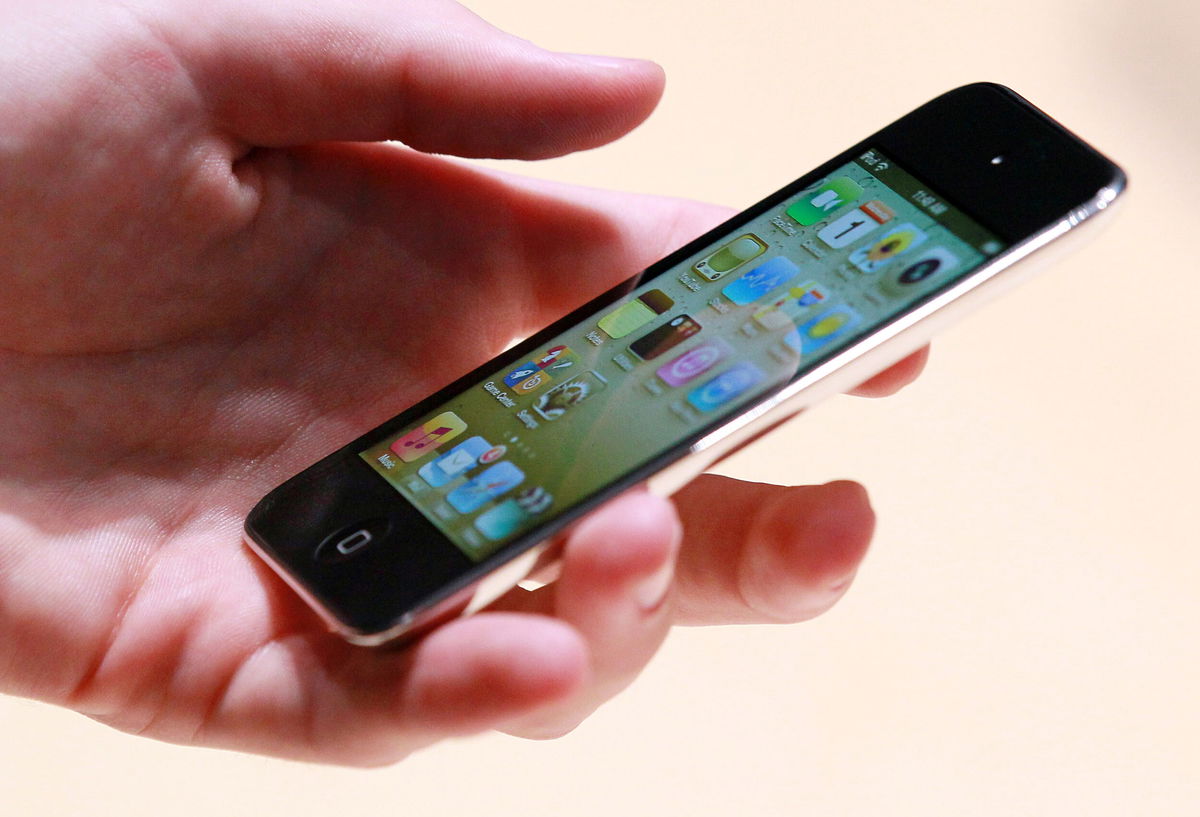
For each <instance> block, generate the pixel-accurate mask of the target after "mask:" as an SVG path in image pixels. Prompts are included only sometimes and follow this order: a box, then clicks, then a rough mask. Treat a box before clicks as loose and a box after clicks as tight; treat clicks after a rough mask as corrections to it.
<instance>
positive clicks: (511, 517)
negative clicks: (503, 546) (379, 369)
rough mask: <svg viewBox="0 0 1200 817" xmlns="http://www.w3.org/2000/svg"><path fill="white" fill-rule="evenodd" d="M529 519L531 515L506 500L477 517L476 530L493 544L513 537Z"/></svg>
mask: <svg viewBox="0 0 1200 817" xmlns="http://www.w3.org/2000/svg"><path fill="white" fill-rule="evenodd" d="M528 519H529V514H527V513H526V512H525V510H524V509H523V508H522V507H521V506H520V505H518V504H517V503H516V501H515V500H512V499H506V500H504V501H503V502H501V503H500V504H499V505H497V506H496V507H494V508H490V509H488V510H486V511H484V512H483V513H481V514H479V516H477V517H475V522H474V525H475V529H476V530H478V531H479V532H480V533H482V534H483V535H484V536H486V537H487V538H488V539H489V540H491V541H493V542H499V541H500V540H501V539H507V538H508V537H510V536H512V535H513V534H514V533H516V532H517V531H518V530H520V528H521V525H523V524H524V523H525V522H526V520H528Z"/></svg>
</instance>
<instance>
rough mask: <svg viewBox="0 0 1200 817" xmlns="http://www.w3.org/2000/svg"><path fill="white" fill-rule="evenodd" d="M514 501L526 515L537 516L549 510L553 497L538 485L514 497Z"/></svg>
mask: <svg viewBox="0 0 1200 817" xmlns="http://www.w3.org/2000/svg"><path fill="white" fill-rule="evenodd" d="M514 500H515V501H516V503H517V504H518V505H520V506H521V509H522V510H523V511H525V512H526V513H530V514H537V513H544V512H546V511H548V510H550V506H551V505H553V504H554V497H553V496H551V495H550V493H549V491H547V490H546V489H545V488H543V487H541V486H540V485H535V486H533V487H532V488H526V489H525V490H524V491H521V492H520V493H519V494H517V495H516V496H515V497H514Z"/></svg>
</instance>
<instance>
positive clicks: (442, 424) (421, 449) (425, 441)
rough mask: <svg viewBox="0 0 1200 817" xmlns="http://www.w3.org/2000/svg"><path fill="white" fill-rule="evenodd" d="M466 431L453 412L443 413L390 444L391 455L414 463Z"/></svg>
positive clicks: (465, 425) (460, 420)
mask: <svg viewBox="0 0 1200 817" xmlns="http://www.w3.org/2000/svg"><path fill="white" fill-rule="evenodd" d="M466 430H467V424H466V423H464V422H463V421H462V418H461V417H459V416H458V415H457V414H455V413H454V412H453V411H445V412H442V413H441V414H439V415H438V416H437V417H434V418H433V419H432V420H429V421H428V422H425V423H422V424H421V425H420V426H418V427H417V428H414V429H413V430H412V431H410V432H408V433H407V434H405V435H404V436H403V437H401V438H400V439H398V440H396V442H394V443H392V445H391V450H392V453H393V454H395V455H396V456H397V457H399V458H400V459H401V460H402V461H404V462H414V461H415V460H419V459H420V458H421V457H423V456H425V455H426V454H428V453H429V452H430V451H433V450H434V449H436V448H437V447H438V446H440V445H441V444H442V443H446V442H449V441H450V440H453V439H454V438H455V437H457V436H458V435H459V434H462V433H463V432H464V431H466Z"/></svg>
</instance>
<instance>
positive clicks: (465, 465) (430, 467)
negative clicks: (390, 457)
mask: <svg viewBox="0 0 1200 817" xmlns="http://www.w3.org/2000/svg"><path fill="white" fill-rule="evenodd" d="M491 447H492V444H491V443H489V442H488V441H487V440H485V439H484V438H483V437H469V438H468V439H466V440H464V441H463V442H461V443H459V444H458V445H456V446H454V447H453V448H451V449H450V450H449V451H447V452H446V453H445V454H443V455H442V456H440V457H438V458H437V459H436V460H434V461H433V462H428V463H425V465H422V466H421V470H419V471H417V473H418V474H419V475H420V476H421V479H423V480H425V481H426V482H427V483H429V486H430V487H431V488H439V487H441V486H442V485H445V484H446V483H448V482H450V481H452V480H453V479H454V478H455V477H457V476H459V475H461V474H465V473H466V472H467V471H470V470H471V469H472V468H474V467H475V466H476V465H478V464H479V461H480V460H479V458H480V457H481V456H483V455H484V454H486V453H487V452H488V451H489V450H490V449H491Z"/></svg>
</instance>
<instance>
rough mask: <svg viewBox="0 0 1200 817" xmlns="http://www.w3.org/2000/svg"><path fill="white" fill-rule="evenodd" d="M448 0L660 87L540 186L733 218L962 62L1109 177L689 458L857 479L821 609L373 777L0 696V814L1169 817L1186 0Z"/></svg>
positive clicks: (1181, 570) (1175, 749)
mask: <svg viewBox="0 0 1200 817" xmlns="http://www.w3.org/2000/svg"><path fill="white" fill-rule="evenodd" d="M471 5H472V7H473V8H475V9H477V10H478V11H479V12H480V13H481V14H483V15H484V16H485V17H488V18H489V19H491V20H493V21H494V22H496V23H497V24H498V25H501V26H503V27H506V28H508V29H510V30H512V31H514V32H517V33H519V34H521V35H522V36H525V37H528V38H530V39H532V40H535V41H537V42H539V43H542V44H544V45H546V46H549V47H553V48H557V49H562V50H571V51H581V52H593V53H614V54H627V55H639V56H647V57H652V58H655V59H657V60H659V61H660V62H661V63H662V64H663V65H664V66H665V67H666V69H667V72H668V75H669V89H668V92H667V96H666V98H665V100H664V102H663V104H662V107H661V109H660V110H659V112H658V114H656V115H655V117H654V118H653V119H652V120H651V121H650V122H649V123H648V124H647V125H646V126H644V127H643V128H641V129H640V130H639V131H637V132H636V133H635V134H633V135H632V136H631V137H629V138H627V139H626V140H624V141H622V142H621V143H619V144H618V145H616V146H613V147H612V148H607V149H604V150H600V151H596V152H593V153H591V154H588V155H584V156H579V157H572V158H568V159H565V160H560V161H556V162H551V163H547V164H545V165H543V166H540V167H538V168H536V170H535V171H534V172H537V173H539V174H543V175H547V176H551V177H554V178H560V179H564V180H570V181H578V182H582V183H586V184H595V185H605V186H616V187H624V188H630V189H637V190H644V191H653V192H667V193H675V194H679V195H685V196H693V197H697V198H702V199H707V200H713V201H719V202H724V203H728V204H732V205H746V204H749V203H751V202H752V201H754V200H755V199H757V198H758V197H760V196H761V195H763V194H765V193H767V192H769V191H771V190H773V189H775V188H776V187H778V186H779V185H780V184H782V183H783V182H785V181H787V180H790V179H791V178H792V177H794V176H795V175H798V174H799V173H800V172H802V171H804V170H806V169H808V168H809V167H810V166H811V165H813V164H815V163H816V162H817V161H818V160H822V159H824V158H826V157H827V156H828V155H830V154H832V153H834V152H835V151H837V150H839V149H841V148H842V147H844V146H845V145H846V144H848V143H850V142H852V141H854V140H857V139H858V138H859V137H861V136H862V135H864V134H866V133H868V132H869V131H871V130H873V129H875V128H876V127H878V126H880V125H882V124H884V123H885V122H887V121H889V120H891V119H892V118H894V117H895V116H898V115H900V114H902V113H904V112H905V111H906V110H908V109H910V108H912V107H914V106H915V105H916V104H918V103H920V102H923V101H924V100H925V99H927V98H929V97H931V96H933V95H935V94H936V93H938V92H940V91H942V90H945V89H947V88H949V87H951V86H953V85H957V84H960V83H963V82H968V81H972V80H976V79H992V80H997V81H1002V82H1005V83H1007V84H1010V85H1011V86H1013V87H1014V88H1016V89H1018V90H1020V91H1021V92H1023V93H1024V94H1026V95H1027V96H1029V97H1030V98H1031V99H1032V100H1033V101H1034V102H1036V103H1037V104H1039V105H1041V106H1042V107H1044V108H1046V109H1047V110H1049V111H1051V112H1053V113H1054V114H1055V115H1056V116H1058V117H1059V118H1061V119H1062V120H1063V121H1064V122H1065V123H1067V124H1068V125H1069V126H1070V127H1072V128H1074V129H1076V130H1078V131H1079V132H1080V133H1082V134H1085V135H1086V136H1087V137H1088V138H1089V139H1091V140H1093V141H1094V142H1095V143H1096V144H1097V145H1098V146H1100V147H1101V148H1102V149H1103V150H1105V151H1106V152H1108V153H1109V154H1110V155H1111V156H1113V157H1114V158H1116V159H1117V160H1118V161H1120V162H1122V163H1123V164H1124V165H1125V166H1126V168H1127V170H1128V171H1129V173H1130V175H1131V177H1132V181H1133V184H1132V193H1131V195H1130V197H1129V200H1128V201H1127V202H1126V205H1125V207H1124V208H1123V212H1120V213H1119V214H1118V217H1117V219H1116V221H1115V222H1114V223H1113V224H1112V225H1111V227H1110V229H1109V230H1108V231H1107V233H1106V234H1104V235H1102V236H1101V237H1100V238H1099V239H1098V240H1097V241H1096V242H1095V243H1093V244H1092V245H1091V246H1090V247H1088V248H1086V249H1085V250H1084V251H1083V252H1081V253H1080V254H1078V255H1077V256H1075V257H1073V258H1072V259H1070V260H1069V261H1068V262H1066V263H1063V264H1062V265H1060V266H1059V267H1057V268H1055V269H1054V270H1053V271H1050V272H1047V273H1045V274H1044V275H1043V276H1042V277H1041V278H1040V279H1038V280H1037V281H1035V282H1034V283H1031V284H1029V285H1027V286H1026V287H1025V288H1024V289H1022V290H1020V291H1019V292H1017V293H1016V294H1014V295H1012V296H1009V297H1008V298H1007V300H1005V301H1003V302H1000V303H997V304H995V305H993V306H992V307H991V308H989V309H988V310H987V311H985V312H983V313H981V314H979V315H978V316H976V317H974V318H972V319H971V320H970V321H969V322H968V323H966V324H964V325H962V326H960V327H958V328H956V329H954V330H952V331H950V332H947V333H946V334H945V335H944V336H943V337H942V338H941V339H940V341H939V343H938V344H937V347H936V348H935V354H934V359H933V361H932V364H931V366H930V369H929V371H928V374H927V375H926V376H925V378H924V379H923V380H922V381H921V382H920V383H919V384H917V385H916V386H915V387H913V388H912V389H910V390H909V391H907V392H905V393H904V394H903V395H901V396H899V397H897V398H895V399H892V400H888V401H884V402H867V401H861V400H851V399H849V398H841V399H839V400H837V401H834V402H833V403H830V404H828V405H826V406H824V407H823V408H821V409H819V410H817V411H815V412H813V413H812V414H810V415H808V416H806V417H805V418H803V419H801V420H800V421H798V422H794V423H792V424H791V425H789V426H787V427H786V428H785V429H784V430H782V431H781V432H779V433H778V434H777V435H775V436H774V437H772V438H771V441H770V443H769V444H765V445H759V446H757V447H755V448H752V449H750V450H748V451H746V452H745V453H744V454H742V455H741V456H739V457H738V458H737V459H736V460H734V461H732V462H730V463H728V464H727V465H725V466H724V469H723V470H725V471H726V472H727V473H731V474H736V475H738V476H742V477H748V478H756V479H763V480H774V481H821V480H826V479H830V478H833V477H841V476H850V477H854V478H857V479H860V480H862V481H863V482H865V483H866V484H867V485H868V486H869V487H870V489H871V490H872V492H873V496H874V502H875V505H876V508H877V510H878V511H879V514H880V519H881V523H880V527H879V532H878V536H877V540H876V545H875V550H874V552H873V554H872V556H871V557H870V560H869V562H868V564H867V566H866V568H865V569H864V571H863V573H862V574H861V576H860V580H859V582H858V585H857V586H856V588H855V589H854V590H853V591H852V593H851V594H850V596H849V597H848V598H847V599H846V600H845V601H844V603H843V604H842V605H841V606H840V607H839V608H838V609H836V610H835V611H834V612H833V613H831V614H830V615H829V616H827V617H825V618H823V619H821V620H819V621H816V622H813V623H811V624H808V625H804V626H798V627H792V628H775V627H756V628H726V629H716V630H706V631H700V630H689V631H681V632H678V633H676V634H675V635H674V636H673V637H672V639H671V640H670V641H669V642H668V644H667V646H666V648H665V650H664V651H663V654H662V656H661V657H660V659H659V660H658V661H657V662H656V663H655V664H654V665H653V666H652V668H651V669H650V670H649V671H648V672H647V673H646V675H645V676H644V677H643V679H642V680H641V681H640V682H639V683H638V684H637V685H636V686H635V687H634V688H633V689H632V690H630V691H629V692H628V693H627V694H626V695H624V696H623V697H622V698H620V699H619V700H617V701H616V702H615V703H613V704H610V705H609V706H608V707H606V708H605V709H604V710H602V711H601V712H600V713H599V714H598V715H597V716H596V717H595V718H593V719H592V720H591V721H589V722H588V723H587V724H585V725H584V727H583V728H581V729H580V730H579V731H578V732H576V733H575V734H573V735H571V736H570V737H568V738H567V739H565V740H562V741H558V742H554V743H541V744H539V743H526V742H521V741H517V740H514V739H510V738H505V737H498V736H488V737H483V738H478V739H473V740H469V741H462V742H457V743H453V744H448V745H445V746H442V747H439V748H436V749H434V750H431V751H428V752H426V753H424V754H422V755H420V756H418V757H416V758H414V759H412V760H410V761H408V762H406V763H404V764H402V765H400V766H398V767H395V768H392V769H387V770H380V771H373V772H361V771H346V770H338V769H326V768H320V767H312V766H304V765H297V764H289V763H284V762H279V761H273V760H264V759H260V758H253V757H246V756H241V755H235V754H228V753H218V752H212V751H203V750H193V749H182V748H178V747H173V746H166V745H163V744H158V743H153V742H150V741H144V740H139V739H136V738H132V737H128V736H125V735H121V734H118V733H115V732H111V731H109V730H107V729H105V728H103V727H100V726H97V725H95V724H92V723H91V722H89V721H87V720H85V719H83V718H81V717H78V716H75V715H72V714H70V713H67V712H62V711H58V710H54V709H51V708H48V707H44V706H41V705H38V704H34V703H29V702H26V701H19V700H14V699H0V810H3V811H4V813H5V814H12V815H25V814H29V815H40V816H43V817H51V815H83V814H89V815H90V814H118V813H119V814H122V815H130V817H133V816H134V815H161V814H170V815H172V816H173V817H190V816H191V815H216V814H222V815H225V814H251V813H260V814H287V815H294V816H295V817H306V816H307V815H327V814H367V813H388V812H394V813H404V814H447V815H462V814H486V815H489V817H507V815H526V814H528V813H530V812H538V813H544V814H552V815H556V816H557V815H562V816H563V817H577V816H578V817H582V816H583V815H606V817H607V815H612V814H618V813H622V814H634V815H643V814H645V815H651V814H655V815H657V814H661V815H728V814H753V815H785V814H786V815H793V814H821V815H889V817H893V816H894V817H900V815H931V814H934V815H941V814H968V815H973V817H988V816H990V815H1011V814H1033V815H1043V814H1044V815H1065V814H1088V815H1092V816H1093V817H1095V816H1098V815H1131V814H1132V815H1185V814H1188V815H1190V814H1195V813H1197V809H1200V695H1198V694H1197V688H1198V687H1200V646H1198V645H1200V638H1198V633H1200V600H1198V599H1200V597H1198V594H1197V588H1198V587H1200V548H1198V547H1197V546H1196V545H1197V538H1198V537H1197V534H1196V532H1195V529H1194V521H1195V518H1196V506H1197V500H1196V497H1195V495H1194V493H1195V489H1196V486H1197V480H1196V478H1195V476H1194V474H1195V461H1196V455H1197V454H1198V453H1200V435H1198V434H1197V431H1196V429H1195V421H1196V419H1197V417H1198V416H1200V405H1198V404H1200V389H1198V387H1197V385H1196V379H1195V378H1196V369H1197V367H1196V362H1195V357H1196V352H1197V338H1198V333H1197V330H1196V328H1195V323H1196V320H1195V317H1194V316H1195V314H1196V310H1197V309H1198V308H1200V283H1198V281H1200V277H1198V274H1197V263H1196V251H1195V236H1196V234H1197V233H1198V232H1200V228H1198V227H1197V224H1196V221H1197V219H1198V218H1200V209H1198V208H1197V207H1196V205H1195V197H1196V196H1197V194H1198V191H1200V187H1198V184H1197V183H1198V182H1200V178H1198V176H1200V174H1198V172H1197V167H1200V155H1198V154H1200V140H1198V139H1197V134H1198V132H1200V128H1198V127H1197V126H1198V125H1200V94H1197V87H1196V86H1197V79H1198V78H1200V14H1198V13H1197V11H1196V8H1197V7H1196V6H1195V4H1192V3H1188V2H1185V1H1184V0H1178V1H1173V0H1138V2H1132V0H1126V2H1105V3H1098V2H1095V0H1090V1H1089V2H1083V0H1059V2H1050V3H1047V2H1044V0H1015V1H1014V2H1006V3H1002V4H1001V3H966V2H962V0H934V1H933V2H920V3H911V4H898V3H894V2H883V0H856V1H855V0H851V2H836V3H834V2H828V3H819V2H813V3H807V4H804V3H799V2H794V0H793V1H792V2H787V1H786V0H757V2H754V3H749V2H743V3H734V2H728V3H711V2H710V3H705V2H699V1H698V0H692V2H683V1H682V0H640V1H638V2H635V1H634V0H608V2H602V3H598V2H592V3H583V2H578V0H476V2H473V3H471ZM736 113H741V114H744V119H743V120H742V121H743V122H744V123H745V124H741V125H734V124H731V121H733V120H734V119H735V116H734V114H736Z"/></svg>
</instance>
